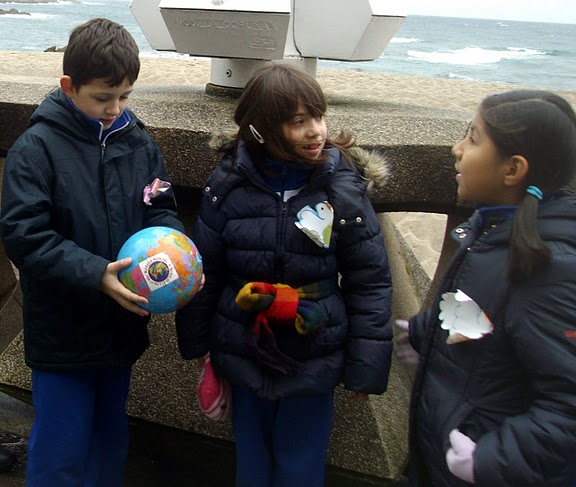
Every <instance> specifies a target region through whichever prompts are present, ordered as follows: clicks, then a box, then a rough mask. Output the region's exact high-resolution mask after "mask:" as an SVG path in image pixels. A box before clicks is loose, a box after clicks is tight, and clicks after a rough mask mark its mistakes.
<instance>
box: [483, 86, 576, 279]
mask: <svg viewBox="0 0 576 487" xmlns="http://www.w3.org/2000/svg"><path fill="white" fill-rule="evenodd" d="M479 114H480V116H481V117H482V119H483V120H484V123H485V125H486V130H487V133H488V136H489V137H490V139H491V140H492V142H494V145H495V146H496V149H497V150H498V152H499V153H500V154H501V155H502V156H504V157H511V156H514V155H520V156H523V157H524V158H526V160H527V161H528V173H527V176H526V180H525V184H526V188H527V187H528V186H536V187H538V188H539V189H540V190H541V191H542V193H543V196H544V199H546V198H548V197H550V196H552V195H554V194H556V193H557V192H558V191H559V190H561V189H562V188H564V187H566V186H568V185H569V184H570V183H571V181H572V178H573V177H574V174H575V171H576V114H575V113H574V110H573V109H572V107H571V106H570V104H569V103H568V102H567V101H566V100H564V98H562V97H560V96H558V95H556V94H554V93H550V92H548V91H540V90H516V91H509V92H506V93H502V94H497V95H492V96H489V97H487V98H485V99H484V101H482V103H481V105H480V109H479ZM538 201H539V200H538V199H537V198H536V197H535V196H533V195H531V194H529V193H526V194H525V196H524V198H523V200H522V202H521V203H520V204H519V205H518V208H517V209H516V212H515V216H514V220H513V224H512V234H511V237H510V250H509V263H508V277H509V278H511V279H513V280H517V279H522V278H526V277H529V276H531V275H532V274H533V273H534V272H536V271H537V270H538V269H541V268H542V267H544V266H545V265H546V264H548V263H549V262H550V250H549V249H548V247H546V246H545V244H544V242H543V240H542V238H541V237H540V234H539V233H538V227H537V216H538Z"/></svg>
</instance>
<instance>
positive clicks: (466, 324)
mask: <svg viewBox="0 0 576 487" xmlns="http://www.w3.org/2000/svg"><path fill="white" fill-rule="evenodd" d="M438 318H439V319H440V320H441V321H442V323H441V324H440V326H441V328H443V329H444V330H448V333H449V334H448V338H447V339H446V343H448V344H452V343H459V342H464V341H467V340H477V339H478V338H482V337H483V336H484V335H486V334H487V333H492V331H493V329H494V326H493V325H492V322H491V321H490V320H489V319H488V317H487V316H486V314H485V313H484V312H483V311H482V310H481V309H480V307H479V306H478V305H477V304H476V303H475V302H474V300H473V299H472V298H470V297H469V296H467V295H466V294H465V293H463V292H462V291H460V289H458V290H457V292H455V293H444V294H443V295H442V300H441V301H440V314H439V315H438Z"/></svg>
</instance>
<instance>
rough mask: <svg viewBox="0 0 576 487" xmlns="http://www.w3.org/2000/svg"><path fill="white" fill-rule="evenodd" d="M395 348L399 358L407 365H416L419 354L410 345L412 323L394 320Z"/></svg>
mask: <svg viewBox="0 0 576 487" xmlns="http://www.w3.org/2000/svg"><path fill="white" fill-rule="evenodd" d="M394 328H395V333H394V348H395V350H396V356H397V357H398V360H400V362H402V363H403V364H405V365H416V364H417V363H418V359H419V355H418V352H417V351H416V350H414V349H413V348H412V345H410V339H409V333H408V330H409V328H410V323H408V322H407V321H406V320H396V321H395V322H394Z"/></svg>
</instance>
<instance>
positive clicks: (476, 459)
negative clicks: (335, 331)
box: [395, 90, 576, 487]
mask: <svg viewBox="0 0 576 487" xmlns="http://www.w3.org/2000/svg"><path fill="white" fill-rule="evenodd" d="M452 152H453V154H454V156H455V158H456V162H455V168H456V171H457V175H456V180H457V183H458V196H459V197H460V198H461V199H463V200H467V201H471V202H474V203H476V204H477V209H476V211H475V212H474V214H473V215H472V217H471V218H470V220H469V221H468V222H466V223H464V224H463V225H460V226H459V227H458V228H456V229H455V230H454V231H453V234H452V236H453V237H454V238H455V240H456V241H457V242H458V244H459V250H457V252H456V254H455V256H454V260H453V262H452V264H451V265H450V267H449V269H448V271H447V273H446V275H445V277H444V280H443V282H442V284H441V287H440V292H439V293H438V296H437V298H436V301H435V303H434V305H433V307H432V308H431V309H429V310H427V311H425V312H422V313H420V314H419V315H417V316H415V317H413V318H412V319H411V320H410V321H409V322H408V321H404V320H398V321H397V322H396V338H395V339H396V350H397V354H398V357H399V358H400V360H403V361H405V362H410V363H418V369H417V373H416V377H415V380H414V386H413V392H412V402H411V413H410V422H411V424H410V485H412V486H432V485H450V486H464V485H470V484H476V485H479V486H496V485H497V486H499V487H506V486H510V487H513V486H519V485H522V486H523V487H528V486H538V487H543V486H568V485H574V483H575V480H576V467H575V466H574V452H576V197H574V196H573V195H572V194H571V192H570V191H569V190H568V188H569V187H570V184H571V182H572V179H573V178H574V173H575V169H576V115H575V114H574V111H573V109H572V108H571V107H570V105H569V104H568V103H567V102H566V101H565V100H564V99H563V98H561V97H560V96H558V95H556V94H553V93H550V92H546V91H535V90H518V91H510V92H506V93H502V94H498V95H492V96H489V97H487V98H486V99H484V101H483V102H482V103H481V104H480V107H479V109H478V112H477V114H476V116H475V118H474V119H473V121H472V122H471V124H470V126H469V128H468V131H467V133H466V137H465V138H464V139H463V140H462V141H461V142H459V143H458V144H456V145H455V146H454V148H453V150H452Z"/></svg>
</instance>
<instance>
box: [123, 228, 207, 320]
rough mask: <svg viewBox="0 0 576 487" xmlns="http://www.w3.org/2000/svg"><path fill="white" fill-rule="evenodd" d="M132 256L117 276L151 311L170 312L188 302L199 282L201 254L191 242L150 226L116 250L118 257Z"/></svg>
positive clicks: (163, 229)
mask: <svg viewBox="0 0 576 487" xmlns="http://www.w3.org/2000/svg"><path fill="white" fill-rule="evenodd" d="M126 257H131V258H132V263H131V264H130V266H128V267H126V268H124V269H122V270H120V272H119V273H118V279H119V280H120V281H121V282H122V284H124V286H125V287H126V288H128V289H129V290H130V291H132V292H133V293H136V294H138V295H139V296H143V297H145V298H146V299H147V300H148V304H141V303H137V304H138V306H140V307H142V308H144V309H146V310H148V311H149V312H150V313H154V314H157V313H171V312H173V311H176V310H178V309H180V308H182V307H183V306H185V305H186V304H188V303H189V302H190V300H191V299H192V298H193V297H194V295H195V294H196V293H197V292H198V291H199V290H200V286H201V285H202V272H203V270H202V257H201V256H200V253H199V252H198V249H197V248H196V245H194V242H193V241H192V240H191V239H190V238H189V237H188V236H187V235H185V234H184V233H182V232H180V231H178V230H175V229H174V228H169V227H160V226H157V227H149V228H145V229H143V230H140V231H139V232H136V233H135V234H134V235H132V236H131V237H130V238H129V239H128V240H127V241H126V242H125V243H124V245H123V246H122V248H121V249H120V252H119V253H118V260H120V259H124V258H126Z"/></svg>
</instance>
